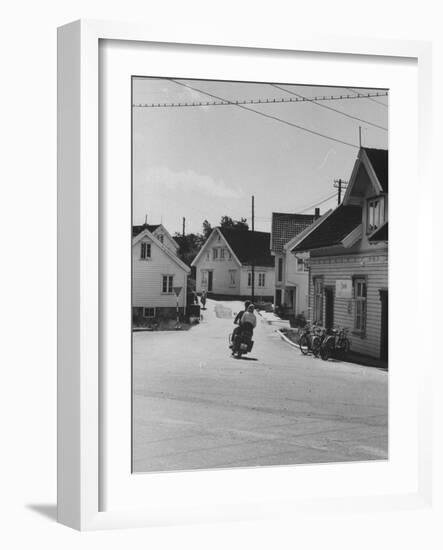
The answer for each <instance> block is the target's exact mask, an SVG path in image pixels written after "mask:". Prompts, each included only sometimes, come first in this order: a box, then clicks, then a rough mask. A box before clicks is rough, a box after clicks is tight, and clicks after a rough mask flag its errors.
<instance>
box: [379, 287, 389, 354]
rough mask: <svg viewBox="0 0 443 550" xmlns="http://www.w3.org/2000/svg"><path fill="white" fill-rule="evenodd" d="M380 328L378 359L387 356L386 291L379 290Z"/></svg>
mask: <svg viewBox="0 0 443 550" xmlns="http://www.w3.org/2000/svg"><path fill="white" fill-rule="evenodd" d="M380 301H381V329H380V359H385V360H387V358H388V291H387V290H380Z"/></svg>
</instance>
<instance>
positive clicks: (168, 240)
mask: <svg viewBox="0 0 443 550" xmlns="http://www.w3.org/2000/svg"><path fill="white" fill-rule="evenodd" d="M58 78H59V103H58V109H59V111H58V113H59V141H58V159H59V172H58V180H59V206H58V207H59V248H58V252H59V360H58V364H59V367H58V379H59V384H58V419H59V423H58V438H59V439H58V465H59V466H58V492H59V494H58V500H59V502H58V509H59V521H60V522H61V523H65V524H67V525H70V526H72V527H75V528H78V529H100V528H108V527H109V528H110V527H120V526H145V525H146V526H148V525H165V524H176V523H187V522H198V521H214V520H215V521H220V520H234V519H250V518H261V517H263V518H265V517H284V516H289V515H292V514H295V513H300V514H302V513H305V512H307V511H308V512H309V511H310V512H312V511H315V510H323V511H327V510H328V508H329V507H333V508H334V510H335V511H337V510H343V511H345V510H347V509H350V508H351V507H352V508H353V509H355V508H358V509H361V510H375V509H380V507H383V508H385V509H389V508H392V507H396V506H400V507H405V506H406V507H417V506H426V505H427V504H428V503H429V499H430V490H431V480H430V477H429V475H430V474H429V461H430V444H431V441H430V432H429V429H430V428H429V426H428V423H427V422H428V421H427V418H428V415H429V391H430V387H429V384H430V383H429V378H428V370H427V369H428V367H427V364H426V359H429V358H430V353H431V352H430V350H429V349H426V347H421V346H410V345H405V338H404V331H403V330H402V325H403V323H402V318H403V316H404V304H405V297H406V296H407V307H408V315H409V316H410V318H411V319H414V318H418V317H422V316H423V314H424V312H425V309H426V307H428V306H427V305H426V304H425V303H424V300H423V294H422V293H421V291H419V289H423V288H428V289H429V282H426V281H425V276H426V274H425V273H424V271H423V269H421V266H422V265H423V264H424V263H425V262H426V257H421V259H420V261H419V262H418V261H414V260H412V259H411V260H410V261H409V262H408V268H407V270H406V272H405V268H404V265H405V258H410V257H411V250H417V249H418V247H419V242H420V235H422V234H423V231H426V230H429V221H428V220H427V219H426V215H425V213H426V208H427V204H428V201H429V200H430V197H431V196H432V187H431V183H430V179H429V178H427V175H426V174H427V170H428V168H427V166H428V164H427V157H426V155H427V151H428V148H427V144H428V141H429V139H430V138H429V120H430V104H429V97H428V83H429V79H430V50H429V46H428V45H427V44H426V43H415V42H396V41H392V42H391V41H367V40H363V39H361V40H360V39H355V38H352V39H351V38H349V39H345V38H339V39H325V38H322V37H317V38H312V37H303V36H297V38H293V37H284V36H283V37H280V38H279V39H274V40H269V42H267V41H266V40H262V39H261V38H256V37H255V38H254V37H252V36H250V37H249V38H248V39H242V40H238V39H236V38H230V37H229V35H228V34H226V35H224V37H222V38H217V37H214V39H213V40H211V44H206V43H205V40H204V38H203V37H201V38H199V37H198V36H195V37H192V38H190V37H189V36H186V33H185V32H184V33H183V36H177V35H175V36H168V34H167V33H166V34H162V33H160V34H158V33H157V32H156V31H154V30H153V29H151V28H144V27H142V26H137V25H126V24H119V23H104V22H97V21H82V22H75V23H72V24H70V25H67V26H65V27H62V28H60V29H59V62H58ZM405 120H406V121H407V130H408V131H407V132H406V131H405ZM406 159H407V162H406ZM417 174H418V176H417ZM389 180H391V182H390V185H388V182H389ZM419 186H420V189H422V190H423V189H426V193H417V188H418V187H419ZM417 205H418V206H417ZM412 213H413V215H412ZM389 218H391V227H390V232H389V236H388V219H389ZM406 227H407V228H408V229H407V231H406V229H405V228H406ZM405 231H406V233H407V236H406V234H405ZM388 243H389V245H388ZM428 253H429V252H427V251H425V252H424V253H423V254H424V256H426V254H428ZM429 363H430V361H429ZM417 364H420V365H423V368H422V369H420V370H417V369H416V368H415V365H417ZM405 426H407V428H408V429H407V430H405Z"/></svg>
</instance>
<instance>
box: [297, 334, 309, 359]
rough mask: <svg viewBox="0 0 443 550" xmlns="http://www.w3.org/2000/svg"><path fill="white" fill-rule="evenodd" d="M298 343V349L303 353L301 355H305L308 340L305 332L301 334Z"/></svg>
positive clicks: (307, 351) (307, 350)
mask: <svg viewBox="0 0 443 550" xmlns="http://www.w3.org/2000/svg"><path fill="white" fill-rule="evenodd" d="M298 345H299V346H300V351H301V352H302V353H303V355H307V354H308V353H309V342H308V337H307V336H306V334H302V335H301V337H300V342H299V344H298Z"/></svg>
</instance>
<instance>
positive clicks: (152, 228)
mask: <svg viewBox="0 0 443 550" xmlns="http://www.w3.org/2000/svg"><path fill="white" fill-rule="evenodd" d="M145 229H147V230H148V231H149V232H150V233H152V234H153V235H154V237H157V235H156V234H155V233H156V232H157V229H160V230H161V231H162V232H163V234H164V235H166V236H167V237H168V238H169V240H170V242H171V244H172V245H173V246H174V247H175V249H176V250H178V249H179V248H180V246H179V244H178V242H177V241H176V240H175V239H174V237H173V236H172V235H171V234H170V233H169V231H168V230H167V229H166V227H165V226H164V225H163V224H162V223H159V224H157V225H149V224H147V223H145V224H143V225H133V226H132V236H133V237H136V236H137V235H138V234H139V233H141V232H142V231H144V230H145Z"/></svg>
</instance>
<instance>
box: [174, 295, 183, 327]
mask: <svg viewBox="0 0 443 550" xmlns="http://www.w3.org/2000/svg"><path fill="white" fill-rule="evenodd" d="M182 288H183V287H181V286H175V287H174V292H175V296H176V299H177V305H176V323H175V328H176V330H178V329H179V328H180V320H179V314H178V297H179V296H180V292H181V291H182Z"/></svg>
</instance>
